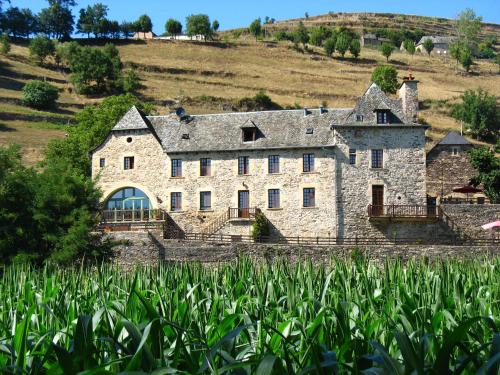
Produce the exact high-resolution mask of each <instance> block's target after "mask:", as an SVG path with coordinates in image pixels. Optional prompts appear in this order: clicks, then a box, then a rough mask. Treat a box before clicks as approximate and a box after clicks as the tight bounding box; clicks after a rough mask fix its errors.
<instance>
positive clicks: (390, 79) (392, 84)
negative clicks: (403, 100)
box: [372, 65, 398, 94]
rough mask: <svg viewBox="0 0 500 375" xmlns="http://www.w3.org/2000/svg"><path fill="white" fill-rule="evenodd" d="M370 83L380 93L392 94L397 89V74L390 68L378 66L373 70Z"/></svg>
mask: <svg viewBox="0 0 500 375" xmlns="http://www.w3.org/2000/svg"><path fill="white" fill-rule="evenodd" d="M372 82H374V83H376V84H377V85H378V86H379V87H380V89H381V90H382V91H384V92H386V93H390V94H394V93H395V92H396V91H397V89H398V72H397V71H396V69H394V68H393V67H392V66H389V65H379V66H377V67H376V68H375V69H374V70H373V73H372Z"/></svg>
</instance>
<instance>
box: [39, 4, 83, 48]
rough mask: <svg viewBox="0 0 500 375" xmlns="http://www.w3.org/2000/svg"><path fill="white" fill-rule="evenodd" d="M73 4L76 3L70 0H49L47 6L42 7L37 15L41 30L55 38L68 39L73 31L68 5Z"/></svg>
mask: <svg viewBox="0 0 500 375" xmlns="http://www.w3.org/2000/svg"><path fill="white" fill-rule="evenodd" d="M74 5H76V3H75V2H74V1H72V0H49V7H48V8H45V9H42V10H41V12H40V14H39V16H38V17H39V20H40V29H41V31H42V32H44V33H45V34H47V35H48V36H53V37H55V38H56V39H68V38H69V37H70V35H71V33H72V32H73V24H74V19H73V14H72V13H71V9H70V7H71V6H74Z"/></svg>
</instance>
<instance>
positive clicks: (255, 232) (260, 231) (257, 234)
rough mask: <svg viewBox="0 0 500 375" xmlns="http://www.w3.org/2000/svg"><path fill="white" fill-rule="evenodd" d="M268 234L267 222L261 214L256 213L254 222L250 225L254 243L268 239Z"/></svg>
mask: <svg viewBox="0 0 500 375" xmlns="http://www.w3.org/2000/svg"><path fill="white" fill-rule="evenodd" d="M269 234H270V230H269V221H268V220H267V218H266V216H265V215H264V214H263V213H258V214H257V215H256V216H255V221H254V222H253V224H252V237H253V239H254V240H255V241H260V240H262V239H265V237H268V236H269Z"/></svg>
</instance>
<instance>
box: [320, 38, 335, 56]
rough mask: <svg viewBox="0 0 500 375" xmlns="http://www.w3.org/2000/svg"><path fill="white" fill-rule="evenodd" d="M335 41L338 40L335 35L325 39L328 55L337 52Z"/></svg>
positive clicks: (324, 46) (325, 48) (324, 47)
mask: <svg viewBox="0 0 500 375" xmlns="http://www.w3.org/2000/svg"><path fill="white" fill-rule="evenodd" d="M335 42H336V41H335V38H334V37H330V38H328V39H327V40H325V43H324V45H323V49H324V50H325V53H326V55H327V56H331V55H333V53H334V52H335Z"/></svg>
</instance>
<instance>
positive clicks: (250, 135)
mask: <svg viewBox="0 0 500 375" xmlns="http://www.w3.org/2000/svg"><path fill="white" fill-rule="evenodd" d="M256 139H257V129H255V128H243V129H241V141H242V142H243V143H249V142H255V140H256Z"/></svg>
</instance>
